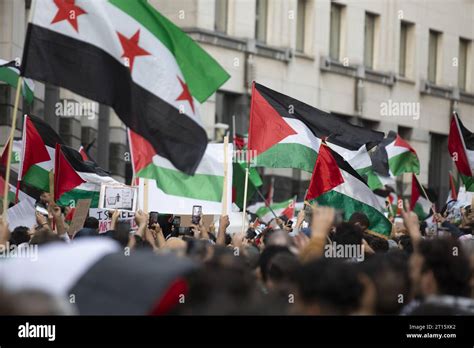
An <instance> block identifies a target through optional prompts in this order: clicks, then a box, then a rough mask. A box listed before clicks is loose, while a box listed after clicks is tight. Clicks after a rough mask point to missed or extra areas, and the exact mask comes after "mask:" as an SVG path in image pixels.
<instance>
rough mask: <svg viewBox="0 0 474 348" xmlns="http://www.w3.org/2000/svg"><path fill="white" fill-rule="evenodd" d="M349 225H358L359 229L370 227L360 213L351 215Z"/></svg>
mask: <svg viewBox="0 0 474 348" xmlns="http://www.w3.org/2000/svg"><path fill="white" fill-rule="evenodd" d="M349 223H350V224H352V225H355V224H356V223H359V225H360V227H361V228H369V226H370V221H369V218H368V217H367V215H365V214H364V213H360V212H355V213H354V214H352V215H351V217H350V218H349Z"/></svg>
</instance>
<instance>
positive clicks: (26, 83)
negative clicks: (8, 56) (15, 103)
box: [0, 59, 35, 104]
mask: <svg viewBox="0 0 474 348" xmlns="http://www.w3.org/2000/svg"><path fill="white" fill-rule="evenodd" d="M19 77H20V69H19V67H18V66H17V62H16V61H14V60H13V61H10V62H8V61H6V60H3V59H0V81H3V82H5V83H7V84H8V85H10V86H12V87H13V88H17V86H18V78H19ZM34 90H35V85H34V83H33V81H31V80H30V79H23V85H22V88H21V92H22V93H23V98H24V99H25V101H26V102H27V103H28V104H31V103H32V102H33V100H34V99H35V94H34Z"/></svg>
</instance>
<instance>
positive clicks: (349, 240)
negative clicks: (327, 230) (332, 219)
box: [333, 222, 363, 245]
mask: <svg viewBox="0 0 474 348" xmlns="http://www.w3.org/2000/svg"><path fill="white" fill-rule="evenodd" d="M362 235H363V234H362V229H361V228H360V227H358V226H356V225H353V224H350V223H348V222H342V223H340V224H339V225H337V226H336V231H335V233H334V236H333V241H334V242H335V243H336V244H342V245H355V244H361V243H362Z"/></svg>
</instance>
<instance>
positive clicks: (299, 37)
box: [296, 0, 306, 52]
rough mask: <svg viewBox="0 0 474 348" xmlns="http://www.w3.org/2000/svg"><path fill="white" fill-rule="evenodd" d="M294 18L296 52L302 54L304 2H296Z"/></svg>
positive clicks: (302, 0) (304, 25) (300, 0)
mask: <svg viewBox="0 0 474 348" xmlns="http://www.w3.org/2000/svg"><path fill="white" fill-rule="evenodd" d="M297 16H298V17H297V18H296V50H297V51H299V52H304V40H305V27H306V0H298V8H297Z"/></svg>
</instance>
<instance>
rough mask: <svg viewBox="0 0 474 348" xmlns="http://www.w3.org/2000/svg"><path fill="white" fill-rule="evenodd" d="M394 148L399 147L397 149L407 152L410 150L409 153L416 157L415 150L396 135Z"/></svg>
mask: <svg viewBox="0 0 474 348" xmlns="http://www.w3.org/2000/svg"><path fill="white" fill-rule="evenodd" d="M394 145H395V146H399V147H404V148H406V149H408V150H410V152H412V153H414V154H415V155H416V151H415V149H413V148H412V147H411V145H410V144H408V143H407V142H406V141H405V140H404V139H403V138H402V137H401V136H399V135H398V134H397V138H396V139H395V143H394Z"/></svg>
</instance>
